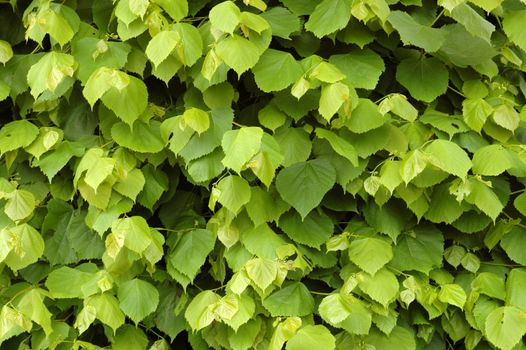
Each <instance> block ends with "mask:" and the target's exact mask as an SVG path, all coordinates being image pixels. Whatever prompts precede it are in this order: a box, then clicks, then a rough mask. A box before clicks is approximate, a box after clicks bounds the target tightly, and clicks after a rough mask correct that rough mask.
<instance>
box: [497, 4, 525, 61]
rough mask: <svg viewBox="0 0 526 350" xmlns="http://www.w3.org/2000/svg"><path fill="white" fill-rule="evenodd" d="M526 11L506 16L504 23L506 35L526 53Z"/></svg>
mask: <svg viewBox="0 0 526 350" xmlns="http://www.w3.org/2000/svg"><path fill="white" fill-rule="evenodd" d="M525 20H526V10H521V11H518V10H514V11H510V12H508V13H506V14H505V15H504V20H503V21H502V24H503V29H504V33H506V35H507V36H508V38H509V39H510V40H511V41H512V42H513V43H514V44H515V45H517V46H518V47H520V48H521V49H523V50H524V51H526V34H525V33H524V28H523V26H524V21H525Z"/></svg>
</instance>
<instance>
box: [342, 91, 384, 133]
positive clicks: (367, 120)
mask: <svg viewBox="0 0 526 350" xmlns="http://www.w3.org/2000/svg"><path fill="white" fill-rule="evenodd" d="M386 121H387V118H386V117H384V116H383V115H382V113H380V111H379V110H378V106H377V105H376V104H375V103H374V102H373V101H371V100H369V99H366V98H361V99H360V100H359V102H358V106H356V108H355V109H354V110H353V111H352V113H351V117H350V118H348V120H347V121H346V122H345V126H347V128H349V130H351V131H352V132H354V133H357V134H362V133H364V132H367V131H369V130H373V129H377V128H379V127H381V126H382V125H384V123H385V122H386Z"/></svg>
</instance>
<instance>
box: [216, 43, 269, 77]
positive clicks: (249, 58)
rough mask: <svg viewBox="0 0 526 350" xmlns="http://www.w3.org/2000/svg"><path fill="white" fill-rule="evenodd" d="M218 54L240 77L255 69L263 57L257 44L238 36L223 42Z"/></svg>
mask: <svg viewBox="0 0 526 350" xmlns="http://www.w3.org/2000/svg"><path fill="white" fill-rule="evenodd" d="M216 52H217V54H218V55H219V57H220V58H221V59H222V60H223V61H224V62H225V63H226V64H227V66H229V67H230V68H232V69H233V70H234V71H236V73H237V75H238V76H240V75H241V74H242V73H243V72H245V71H247V70H248V69H250V68H252V67H254V66H255V65H256V63H258V60H259V56H260V55H261V53H260V50H259V48H258V47H257V46H256V44H254V43H253V42H251V41H249V40H247V39H244V38H243V37H241V36H239V35H236V34H234V35H232V36H230V37H228V38H226V39H223V40H221V41H220V42H219V43H218V44H217V46H216Z"/></svg>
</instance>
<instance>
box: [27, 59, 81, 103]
mask: <svg viewBox="0 0 526 350" xmlns="http://www.w3.org/2000/svg"><path fill="white" fill-rule="evenodd" d="M75 69H76V63H75V59H74V58H73V56H71V55H68V54H65V53H59V52H50V53H47V54H46V55H44V56H43V57H42V58H41V59H40V60H39V61H38V62H37V63H35V64H34V65H33V66H31V69H30V70H29V72H28V73H27V83H28V84H29V87H30V88H31V95H32V96H33V97H34V98H35V99H36V98H37V97H38V96H40V94H41V93H43V92H44V91H46V90H47V91H51V92H54V91H55V89H56V88H57V87H58V85H59V84H60V83H61V82H62V81H63V80H64V79H65V78H66V77H71V76H72V75H73V73H74V72H75Z"/></svg>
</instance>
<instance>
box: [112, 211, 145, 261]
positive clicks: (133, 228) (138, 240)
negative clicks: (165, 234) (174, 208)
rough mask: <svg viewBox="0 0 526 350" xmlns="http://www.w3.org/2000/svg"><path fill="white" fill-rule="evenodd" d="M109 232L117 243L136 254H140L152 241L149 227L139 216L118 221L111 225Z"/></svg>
mask: <svg viewBox="0 0 526 350" xmlns="http://www.w3.org/2000/svg"><path fill="white" fill-rule="evenodd" d="M111 232H112V233H113V235H115V237H116V239H117V241H118V242H123V244H124V246H125V247H126V248H128V249H130V250H132V251H134V252H136V253H139V254H141V253H142V252H144V250H146V248H148V246H149V245H150V243H151V241H152V239H151V237H150V236H151V233H150V227H149V226H148V223H147V222H146V220H145V219H144V218H143V217H141V216H132V217H128V218H123V219H118V220H115V221H114V222H113V224H112V225H111Z"/></svg>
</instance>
